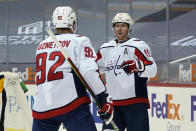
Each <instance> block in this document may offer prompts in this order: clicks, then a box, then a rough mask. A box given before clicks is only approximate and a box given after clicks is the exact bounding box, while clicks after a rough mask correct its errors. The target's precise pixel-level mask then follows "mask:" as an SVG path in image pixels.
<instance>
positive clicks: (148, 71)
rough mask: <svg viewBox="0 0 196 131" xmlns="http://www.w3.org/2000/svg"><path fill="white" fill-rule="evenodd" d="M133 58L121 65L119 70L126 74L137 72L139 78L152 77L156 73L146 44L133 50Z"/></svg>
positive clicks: (155, 67)
mask: <svg viewBox="0 0 196 131" xmlns="http://www.w3.org/2000/svg"><path fill="white" fill-rule="evenodd" d="M134 53H135V54H134V55H135V58H134V59H132V60H128V61H125V62H124V63H122V65H121V68H122V69H123V70H124V71H125V72H126V73H127V74H132V73H135V72H138V74H139V76H140V77H154V76H155V75H156V73H157V66H156V63H155V61H154V59H153V57H152V56H151V51H150V48H149V47H148V45H147V44H146V43H142V46H139V47H138V48H135V52H134Z"/></svg>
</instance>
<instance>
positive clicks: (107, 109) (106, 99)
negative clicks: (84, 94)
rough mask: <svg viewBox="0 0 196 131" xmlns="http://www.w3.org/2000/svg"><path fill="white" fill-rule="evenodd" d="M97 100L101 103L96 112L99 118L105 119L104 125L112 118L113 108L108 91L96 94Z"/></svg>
mask: <svg viewBox="0 0 196 131" xmlns="http://www.w3.org/2000/svg"><path fill="white" fill-rule="evenodd" d="M97 97H98V100H99V102H100V104H101V109H99V111H98V113H99V115H100V118H101V119H102V120H104V121H105V123H106V125H107V124H109V123H110V122H111V121H112V119H113V112H114V108H113V105H112V99H111V97H110V96H108V93H105V92H103V93H100V94H99V95H97Z"/></svg>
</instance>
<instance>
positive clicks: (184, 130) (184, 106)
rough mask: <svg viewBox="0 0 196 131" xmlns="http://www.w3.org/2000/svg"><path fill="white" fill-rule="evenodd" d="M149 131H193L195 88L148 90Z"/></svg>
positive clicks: (152, 88) (154, 87) (195, 121)
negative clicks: (149, 106)
mask: <svg viewBox="0 0 196 131" xmlns="http://www.w3.org/2000/svg"><path fill="white" fill-rule="evenodd" d="M148 93H149V100H150V104H151V108H150V109H149V120H150V130H151V131H195V130H196V88H193V87H192V88H191V87H158V86H150V87H149V88H148Z"/></svg>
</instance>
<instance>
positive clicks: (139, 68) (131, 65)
mask: <svg viewBox="0 0 196 131" xmlns="http://www.w3.org/2000/svg"><path fill="white" fill-rule="evenodd" d="M121 68H122V69H123V70H124V71H125V73H127V74H128V75H130V74H132V73H135V72H143V71H144V63H143V62H142V61H141V60H139V59H133V60H128V61H125V62H123V63H122V65H121Z"/></svg>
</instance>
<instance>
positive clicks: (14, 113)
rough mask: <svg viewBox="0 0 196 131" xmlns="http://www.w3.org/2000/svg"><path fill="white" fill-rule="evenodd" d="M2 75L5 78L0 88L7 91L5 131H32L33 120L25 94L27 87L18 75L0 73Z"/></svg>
mask: <svg viewBox="0 0 196 131" xmlns="http://www.w3.org/2000/svg"><path fill="white" fill-rule="evenodd" d="M0 75H1V76H4V78H3V79H4V80H3V82H2V81H1V83H2V84H1V87H0V88H3V89H4V90H5V92H6V99H7V100H6V104H5V107H4V108H5V112H4V131H15V130H17V131H31V128H32V123H33V119H32V113H31V109H30V106H29V104H28V102H27V99H26V96H25V93H24V92H26V91H27V88H26V86H25V85H24V83H23V82H22V80H21V79H20V77H19V75H18V74H17V73H11V72H0ZM0 99H2V98H0ZM1 108H2V107H1ZM1 116H2V115H1Z"/></svg>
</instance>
